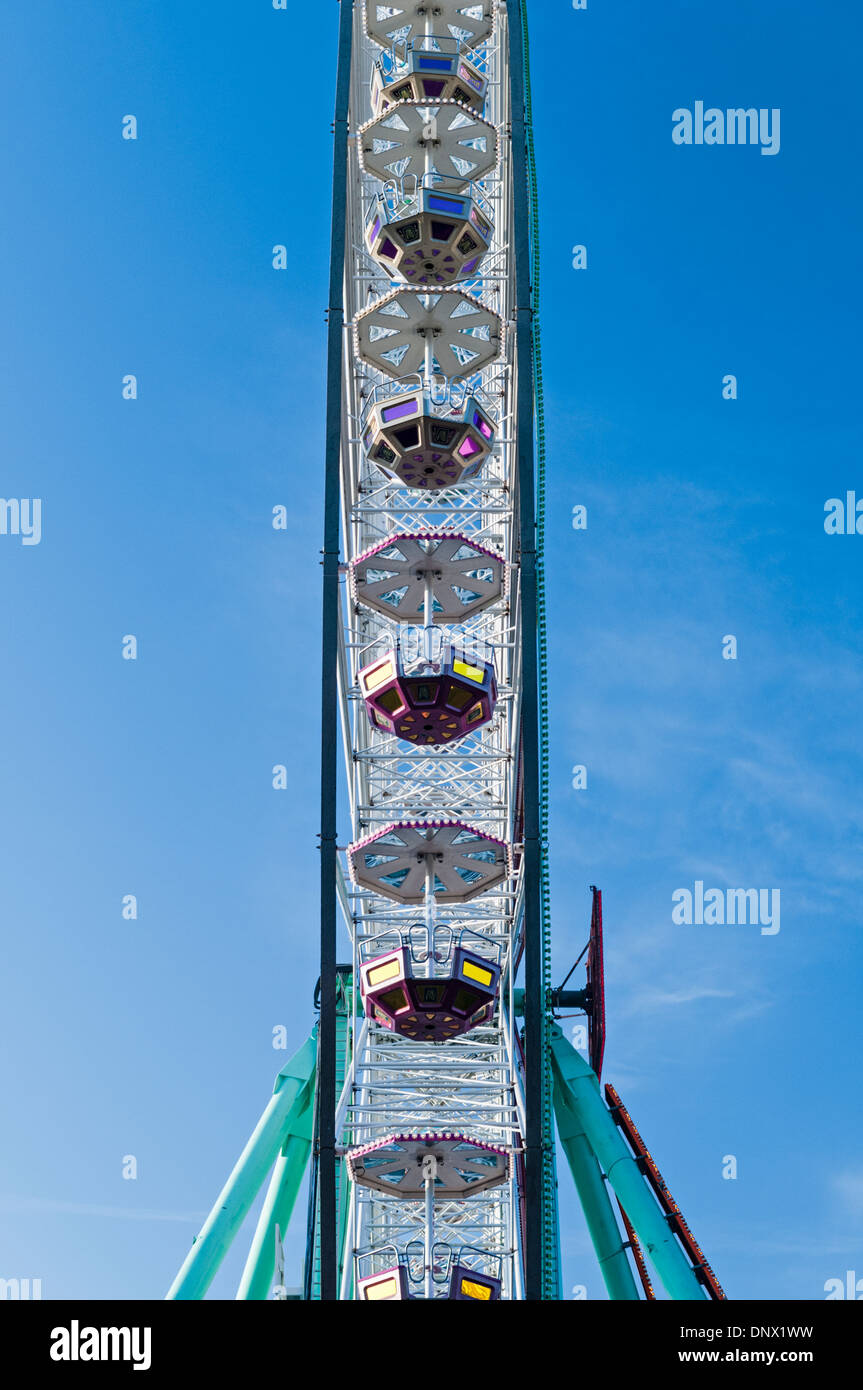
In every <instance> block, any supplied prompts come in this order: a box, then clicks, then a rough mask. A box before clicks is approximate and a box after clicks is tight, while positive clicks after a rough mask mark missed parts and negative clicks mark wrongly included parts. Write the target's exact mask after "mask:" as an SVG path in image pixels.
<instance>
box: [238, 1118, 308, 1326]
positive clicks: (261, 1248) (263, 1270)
mask: <svg viewBox="0 0 863 1390" xmlns="http://www.w3.org/2000/svg"><path fill="white" fill-rule="evenodd" d="M313 1119H314V1111H313V1107H312V1105H311V1104H309V1105H307V1106H306V1108H305V1110H304V1111H303V1113H302V1114H301V1115H300V1116H299V1117H298V1119H297V1120H296V1122H295V1123H294V1124H293V1125H292V1127H291V1133H290V1134H289V1135H288V1137H287V1139H286V1140H285V1143H284V1145H283V1146H282V1152H281V1153H280V1154H279V1157H278V1158H277V1159H276V1166H275V1168H274V1169H273V1175H272V1177H271V1178H270V1186H269V1188H268V1189H267V1196H266V1200H265V1202H264V1205H263V1207H262V1208H261V1214H260V1216H259V1217H258V1224H257V1227H256V1229H255V1236H254V1240H253V1241H252V1246H251V1249H250V1250H249V1258H248V1259H247V1260H246V1267H245V1269H244V1270H243V1277H242V1279H241V1280H240V1287H239V1288H238V1289H237V1298H238V1299H252V1300H254V1299H257V1300H261V1301H262V1300H265V1299H266V1298H267V1295H268V1294H269V1292H270V1285H271V1284H272V1282H273V1272H274V1270H275V1265H276V1227H277V1226H278V1228H279V1232H280V1234H281V1236H282V1237H283V1238H284V1234H285V1231H286V1230H287V1229H288V1223H289V1221H290V1219H291V1213H292V1212H293V1210H294V1204H295V1203H296V1200H297V1195H298V1193H299V1190H300V1188H301V1187H302V1183H303V1178H304V1177H305V1174H306V1168H307V1167H308V1164H309V1157H310V1155H311V1152H312V1124H313Z"/></svg>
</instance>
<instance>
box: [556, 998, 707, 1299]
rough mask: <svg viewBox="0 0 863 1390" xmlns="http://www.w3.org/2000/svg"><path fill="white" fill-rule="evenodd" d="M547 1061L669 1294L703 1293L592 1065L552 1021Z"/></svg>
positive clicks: (688, 1296) (687, 1296)
mask: <svg viewBox="0 0 863 1390" xmlns="http://www.w3.org/2000/svg"><path fill="white" fill-rule="evenodd" d="M550 1036H551V1063H552V1068H553V1071H554V1079H555V1087H556V1089H557V1090H559V1093H560V1096H561V1099H562V1100H565V1105H566V1108H567V1109H568V1110H570V1111H572V1113H573V1115H574V1116H575V1118H576V1120H577V1122H578V1125H579V1126H580V1128H581V1130H582V1132H583V1133H584V1135H585V1136H586V1138H587V1139H588V1141H589V1143H590V1147H591V1148H592V1149H593V1152H594V1153H595V1155H596V1157H597V1159H598V1160H599V1163H600V1165H601V1167H602V1169H603V1171H604V1173H605V1174H606V1176H607V1178H608V1181H609V1182H610V1183H611V1186H612V1187H613V1188H614V1191H615V1192H616V1194H617V1196H618V1198H619V1200H620V1204H621V1206H622V1207H623V1208H624V1210H625V1211H626V1214H627V1216H628V1217H629V1219H630V1221H631V1222H632V1225H633V1226H634V1228H635V1232H636V1234H637V1236H638V1238H639V1240H640V1241H641V1243H642V1245H643V1246H644V1249H645V1252H646V1254H648V1255H649V1256H650V1259H651V1260H652V1261H653V1264H654V1266H655V1268H656V1271H657V1273H658V1275H659V1277H660V1279H661V1280H662V1282H663V1284H664V1285H665V1289H666V1292H667V1293H668V1295H669V1297H670V1298H675V1299H677V1298H679V1299H701V1300H703V1299H704V1296H705V1295H704V1290H703V1289H702V1287H701V1285H700V1284H699V1282H698V1280H697V1279H696V1277H695V1274H694V1272H693V1270H692V1267H691V1266H690V1264H689V1263H688V1261H687V1259H686V1256H685V1255H684V1254H683V1251H682V1250H681V1248H680V1246H679V1244H678V1243H677V1239H676V1237H675V1236H674V1234H673V1232H672V1231H671V1229H670V1228H669V1225H668V1222H667V1221H666V1220H665V1217H664V1215H663V1213H662V1211H661V1209H660V1207H659V1204H658V1203H657V1201H656V1198H655V1196H654V1195H653V1193H652V1192H651V1190H650V1188H649V1187H648V1185H647V1182H646V1181H645V1178H644V1175H643V1174H642V1172H641V1169H640V1168H639V1167H638V1164H637V1163H636V1161H635V1159H634V1158H633V1157H632V1154H631V1153H630V1152H629V1149H628V1148H627V1147H626V1144H625V1143H624V1140H623V1136H622V1135H621V1134H620V1131H619V1130H618V1128H617V1126H616V1124H615V1123H614V1120H613V1119H612V1117H611V1114H610V1112H609V1110H608V1107H607V1106H606V1104H605V1102H604V1100H603V1099H602V1096H601V1095H600V1091H599V1082H598V1081H597V1079H596V1075H595V1073H594V1072H593V1070H592V1069H591V1068H590V1067H589V1066H588V1064H587V1062H585V1060H584V1058H583V1057H581V1056H579V1054H578V1053H577V1052H576V1050H575V1048H574V1047H571V1046H570V1044H569V1043H568V1042H567V1041H566V1039H565V1038H564V1036H563V1033H562V1032H561V1030H560V1028H559V1027H558V1026H557V1024H552V1025H551V1029H550Z"/></svg>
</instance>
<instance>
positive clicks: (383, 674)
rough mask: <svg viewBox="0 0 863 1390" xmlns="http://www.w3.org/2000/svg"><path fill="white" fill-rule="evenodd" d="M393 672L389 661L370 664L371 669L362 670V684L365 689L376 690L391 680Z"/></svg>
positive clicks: (393, 669)
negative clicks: (376, 664) (375, 664)
mask: <svg viewBox="0 0 863 1390" xmlns="http://www.w3.org/2000/svg"><path fill="white" fill-rule="evenodd" d="M395 673H396V670H395V667H394V666H393V663H392V662H391V661H382V662H381V663H380V664H379V665H378V666H372V668H371V670H369V671H364V672H363V685H364V686H365V688H366V690H377V689H378V687H379V686H381V685H385V684H386V682H387V681H390V680H392V678H393V676H394V675H395Z"/></svg>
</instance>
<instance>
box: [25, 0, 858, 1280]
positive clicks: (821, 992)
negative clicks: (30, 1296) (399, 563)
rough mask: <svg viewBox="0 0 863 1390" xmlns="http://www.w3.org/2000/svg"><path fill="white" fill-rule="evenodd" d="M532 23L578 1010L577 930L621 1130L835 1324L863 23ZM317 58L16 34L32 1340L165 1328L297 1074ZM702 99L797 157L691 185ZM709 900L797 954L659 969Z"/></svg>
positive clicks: (85, 33) (847, 969) (199, 33)
mask: <svg viewBox="0 0 863 1390" xmlns="http://www.w3.org/2000/svg"><path fill="white" fill-rule="evenodd" d="M531 17H532V28H531V41H532V57H533V79H534V91H535V106H536V111H535V115H536V123H537V124H536V138H537V150H538V159H539V165H540V176H541V191H542V240H543V247H542V249H543V332H544V355H545V374H546V408H547V414H548V428H549V478H550V483H549V486H550V507H549V537H548V573H549V586H550V598H551V680H552V717H553V727H552V784H553V786H552V789H553V806H552V843H553V897H554V903H555V906H556V910H555V950H556V963H555V973H556V975H557V976H558V977H559V978H562V977H563V975H564V974H565V973H566V971H567V970H568V969H569V966H570V964H571V961H572V959H573V958H574V956H575V955H576V954H577V953H578V951H579V950H580V949H581V945H582V944H583V940H584V938H585V934H586V927H587V921H588V916H589V892H588V888H589V884H590V883H597V884H599V885H600V886H601V887H602V889H603V894H604V906H605V919H606V943H607V946H606V949H607V960H606V969H607V988H608V1034H609V1040H608V1047H607V1052H606V1075H607V1077H608V1079H610V1080H612V1081H613V1082H614V1083H615V1085H617V1087H618V1089H619V1090H620V1092H621V1094H622V1096H623V1099H624V1100H625V1101H626V1103H627V1104H628V1106H629V1108H630V1110H631V1111H632V1114H633V1116H634V1118H635V1120H636V1122H637V1124H638V1125H639V1126H640V1128H641V1130H642V1133H643V1135H644V1137H645V1139H646V1140H647V1142H648V1144H649V1145H650V1146H651V1149H652V1151H653V1153H654V1156H655V1158H656V1159H657V1162H658V1163H659V1166H660V1168H661V1169H662V1171H663V1173H664V1175H665V1177H666V1180H667V1181H668V1183H669V1185H670V1187H671V1189H672V1191H673V1192H674V1194H675V1196H676V1198H677V1200H678V1201H679V1203H680V1205H681V1207H682V1208H683V1211H684V1213H685V1215H686V1216H687V1219H688V1220H689V1223H690V1225H691V1226H692V1228H693V1230H694V1232H695V1234H696V1236H697V1238H698V1239H699V1240H700V1242H701V1244H702V1245H703V1247H704V1249H705V1252H706V1254H707V1256H708V1258H709V1259H710V1260H711V1262H712V1264H713V1266H714V1268H715V1270H716V1272H717V1274H718V1275H719V1278H720V1279H721V1280H722V1282H723V1284H724V1285H725V1287H726V1290H727V1292H728V1293H729V1295H730V1296H731V1297H735V1296H736V1297H746V1296H749V1297H754V1298H774V1297H777V1298H787V1299H797V1298H808V1297H814V1298H818V1297H823V1286H824V1283H825V1281H826V1280H827V1279H829V1278H833V1277H840V1278H844V1275H845V1272H846V1270H849V1269H853V1270H856V1271H859V1275H860V1276H863V1156H861V1123H860V1117H859V1107H858V1106H857V1105H856V1102H855V1096H856V1092H857V1080H856V1070H857V1058H858V1054H859V1046H860V1028H859V1021H858V1020H859V1002H858V987H857V981H858V980H859V977H860V972H861V957H863V945H861V933H860V926H859V912H858V908H857V899H858V898H859V873H860V871H859V865H860V861H861V856H860V847H861V820H863V812H861V806H860V799H859V786H860V774H861V738H860V709H861V687H863V667H861V637H860V627H859V611H860V593H861V585H860V569H861V563H863V539H861V538H860V537H853V538H852V537H828V536H826V535H825V533H824V529H823V515H824V512H823V508H824V503H825V501H826V500H827V499H828V498H829V497H834V496H842V495H843V494H844V493H845V491H846V490H847V489H854V488H855V487H856V488H857V490H858V491H859V493H860V494H861V495H863V475H861V472H860V466H859V457H860V454H859V438H858V432H859V426H858V424H857V419H856V416H855V413H854V411H853V402H854V400H855V388H857V385H858V379H859V371H860V359H859V349H858V342H857V336H856V333H855V331H854V330H855V326H856V325H855V319H856V317H857V315H858V314H859V305H858V304H856V303H855V297H854V291H853V287H854V285H855V281H856V269H857V235H856V232H857V225H858V223H859V195H858V193H857V190H856V187H855V171H856V166H855V161H854V148H853V131H854V130H855V128H856V127H855V121H856V113H855V112H854V110H852V100H853V93H854V91H855V85H856V70H855V65H854V58H853V56H852V55H853V53H854V50H855V43H854V39H855V38H858V39H859V20H858V18H857V17H856V15H854V14H853V13H852V12H851V10H850V7H847V6H842V5H839V4H836V3H826V4H822V5H820V6H819V7H818V8H817V9H813V7H812V6H811V5H809V4H803V3H789V0H785V3H782V4H779V3H768V0H758V3H757V4H752V3H744V0H733V2H732V3H728V4H726V5H724V6H722V7H718V6H716V7H709V6H693V5H691V4H686V3H682V2H680V0H665V3H663V4H662V5H659V4H655V5H650V6H645V5H643V4H640V3H635V0H619V3H610V0H606V3H600V0H589V8H588V10H587V11H586V12H574V11H572V10H571V9H570V8H569V6H568V5H565V4H563V3H561V4H559V5H554V6H552V5H550V4H543V5H539V4H537V3H536V0H534V3H533V5H532V7H531ZM336 19H337V7H336V6H335V5H328V6H323V5H322V6H316V7H314V8H313V9H312V7H299V6H297V7H296V13H295V14H294V13H280V12H275V11H273V10H272V8H271V6H270V4H269V3H265V0H255V2H254V3H248V2H247V3H244V4H240V3H239V2H237V3H227V0H225V2H224V3H212V4H208V5H206V6H203V7H202V6H200V5H191V4H189V3H180V4H177V5H170V6H169V5H168V4H166V3H165V0H153V3H134V4H130V5H126V6H123V7H122V9H117V8H116V7H112V6H108V5H106V4H94V3H87V0H81V2H80V3H78V4H76V5H75V6H74V7H71V6H66V5H63V4H60V3H57V0H54V3H49V4H47V5H42V6H29V5H24V4H18V5H16V6H14V7H13V10H12V11H11V12H10V13H9V14H7V15H6V17H5V25H4V28H5V30H6V34H5V42H4V45H3V55H2V58H0V62H2V64H3V69H4V71H3V74H2V90H3V92H4V101H5V105H6V117H7V124H9V125H10V127H11V128H12V129H13V130H14V136H15V138H14V139H13V140H11V141H6V142H4V145H5V150H4V153H3V155H2V161H3V182H4V187H5V188H6V190H7V194H8V197H7V214H6V217H5V219H4V223H3V230H2V237H3V243H4V246H3V251H4V263H5V265H6V272H7V273H6V294H5V301H6V303H5V314H4V329H3V334H2V344H3V368H2V372H0V392H2V414H3V421H4V446H5V447H4V450H3V465H4V466H3V480H2V481H3V486H2V489H0V491H2V493H3V495H4V496H6V497H16V496H17V497H41V498H42V499H43V536H42V541H41V544H40V545H38V546H30V547H26V546H22V545H20V544H19V541H18V539H17V538H15V537H11V536H2V537H0V583H2V594H3V603H2V605H0V633H2V642H3V648H2V650H3V655H4V672H5V679H4V680H3V682H2V694H0V701H2V704H0V708H2V718H3V729H4V737H3V741H2V761H0V766H2V786H3V795H2V801H0V814H2V835H0V872H2V883H3V890H4V891H3V897H2V904H3V907H2V931H3V942H4V967H5V968H4V971H3V974H2V977H0V978H2V985H0V989H2V995H0V1001H2V1012H3V1019H4V1030H5V1044H6V1045H5V1046H4V1048H3V1049H2V1052H0V1094H2V1096H3V1121H4V1132H5V1133H6V1134H7V1136H10V1138H8V1139H7V1143H6V1144H5V1145H4V1148H3V1155H2V1158H0V1229H2V1232H3V1240H2V1248H3V1256H2V1262H3V1266H4V1267H3V1268H2V1269H0V1275H2V1276H3V1277H7V1278H8V1277H19V1278H20V1277H31V1278H41V1279H42V1281H43V1291H44V1296H45V1297H48V1298H54V1297H83V1298H105V1297H129V1298H150V1297H158V1296H161V1295H162V1293H163V1292H164V1290H165V1289H166V1288H167V1286H168V1284H169V1283H170V1281H171V1279H172V1277H173V1275H174V1273H175V1272H176V1269H177V1268H178V1266H179V1264H180V1263H181V1261H182V1259H183V1257H184V1255H185V1252H186V1250H187V1248H188V1246H189V1244H190V1242H191V1239H192V1237H193V1236H194V1234H195V1232H196V1229H197V1227H198V1225H199V1224H200V1220H201V1219H202V1217H203V1215H204V1214H205V1213H206V1211H207V1210H208V1208H209V1206H210V1204H211V1202H212V1201H213V1200H214V1198H215V1196H216V1194H217V1192H218V1190H219V1187H220V1185H221V1183H222V1181H223V1180H224V1178H225V1176H226V1175H227V1173H228V1171H229V1170H230V1168H231V1166H232V1164H233V1162H234V1159H235V1158H236V1156H237V1154H238V1152H239V1150H240V1148H241V1147H242V1144H243V1142H244V1140H245V1138H246V1136H247V1134H248V1133H249V1132H250V1130H251V1128H252V1126H253V1124H254V1122H255V1120H256V1118H257V1115H258V1114H259V1112H260V1110H261V1109H262V1108H263V1105H264V1104H265V1103H266V1100H267V1097H268V1095H269V1093H270V1089H271V1086H272V1081H273V1077H274V1075H275V1073H276V1071H277V1070H278V1067H279V1066H280V1065H281V1063H282V1061H283V1060H284V1057H283V1054H279V1053H276V1052H274V1051H273V1049H272V1046H271V1036H272V1029H273V1027H274V1026H275V1025H277V1024H285V1025H286V1026H287V1028H288V1033H289V1036H290V1038H291V1040H292V1045H296V1046H299V1045H300V1043H301V1042H302V1041H303V1039H304V1038H305V1036H306V1034H307V1032H308V1030H309V1028H310V1026H311V1023H312V1018H313V1015H312V1008H311V1000H312V989H313V986H314V981H315V978H316V975H317V968H316V967H317V961H316V954H317V951H316V936H317V920H316V913H317V882H316V880H317V872H318V862H317V851H316V848H315V846H316V824H317V817H318V812H317V754H316V739H317V728H316V721H317V710H316V704H317V685H318V622H319V600H318V590H319V574H320V571H319V563H318V562H319V554H318V550H319V546H320V539H319V537H320V534H321V512H322V492H321V479H322V460H323V434H322V425H323V364H324V345H325V344H324V333H325V325H324V308H325V304H326V287H327V264H326V256H327V240H328V230H329V182H330V171H329V161H330V150H331V137H330V124H331V118H332V98H333V82H334V58H335V23H336ZM700 99H701V100H704V101H705V103H706V104H707V105H715V106H718V107H722V108H725V107H728V106H734V107H736V106H756V107H762V106H764V107H770V108H773V107H779V108H780V109H781V112H782V124H781V131H782V144H781V150H780V153H779V154H778V155H777V156H775V157H772V158H766V157H763V156H761V155H760V154H759V151H758V150H757V149H754V148H735V147H728V146H725V147H710V148H708V147H701V148H694V147H693V148H687V147H679V146H676V145H674V144H673V143H672V141H671V138H670V136H671V113H672V111H673V110H674V109H675V108H677V107H682V106H689V107H692V106H693V104H694V102H695V101H696V100H700ZM127 113H134V114H135V115H136V116H137V118H138V122H139V139H138V140H137V141H136V142H130V141H124V140H122V139H121V138H120V130H121V119H122V117H123V116H124V115H125V114H127ZM278 242H281V243H285V244H286V245H287V246H288V249H289V256H290V258H291V263H292V265H293V266H294V267H295V269H293V270H291V271H288V272H285V273H277V272H275V271H274V270H273V269H272V267H271V248H272V246H273V245H274V244H275V243H278ZM580 243H583V244H585V245H586V246H587V248H588V268H587V270H585V271H574V270H573V269H572V267H571V259H572V251H571V248H572V247H573V245H575V244H580ZM855 311H856V312H855ZM129 372H133V373H135V374H136V375H137V377H138V381H139V399H138V400H137V401H135V402H126V401H123V400H122V399H121V379H122V377H123V376H124V375H125V374H126V373H129ZM727 373H733V374H735V375H736V376H737V377H738V381H739V398H738V399H737V400H736V401H724V400H723V399H722V395H721V384H722V378H723V376H724V375H726V374H727ZM279 503H285V504H287V505H288V506H289V509H290V522H289V528H288V530H287V531H286V532H278V533H277V532H274V531H273V530H272V528H271V526H270V516H271V511H272V508H273V506H275V505H277V504H279ZM576 504H584V505H586V506H587V508H588V529H587V530H586V531H585V532H574V531H573V530H572V527H571V525H570V520H569V518H570V515H571V511H572V507H573V506H575V505H576ZM128 633H133V634H135V635H136V636H137V637H138V641H139V659H138V660H137V662H127V661H123V660H122V658H121V642H122V639H123V637H124V635H126V634H128ZM728 633H733V634H735V635H736V636H737V638H738V642H739V656H738V660H737V661H736V662H727V661H723V660H722V657H721V643H722V638H723V636H724V635H725V634H728ZM282 762H284V763H290V764H291V770H292V787H291V792H290V793H278V792H275V791H274V790H273V789H272V786H271V768H272V767H273V765H274V764H276V763H282ZM577 763H578V764H581V763H583V764H585V765H586V766H587V768H588V788H587V790H586V791H582V792H575V791H573V790H572V788H571V785H570V783H571V768H572V766H573V765H574V764H577ZM697 879H701V880H703V881H704V882H705V884H706V885H708V886H716V887H720V888H723V889H724V888H727V887H765V888H779V889H780V890H781V895H782V897H781V901H782V919H781V921H782V925H781V930H780V932H779V933H778V934H777V935H775V936H763V935H761V934H760V933H759V931H758V928H757V927H750V926H744V927H704V926H700V927H699V926H691V927H686V926H675V925H674V924H673V923H672V921H671V895H672V893H673V892H674V891H675V889H677V888H681V887H690V888H691V887H692V885H693V883H694V882H695V880H697ZM127 893H134V894H136V895H137V896H138V898H139V902H140V916H139V919H138V921H137V922H126V921H124V920H123V919H122V916H121V899H122V897H123V895H124V894H127ZM126 1154H134V1155H135V1156H136V1157H137V1159H138V1165H139V1167H138V1173H139V1176H138V1178H137V1180H136V1181H135V1182H128V1181H124V1180H123V1178H122V1161H123V1156H124V1155H126ZM727 1154H733V1155H735V1156H736V1158H737V1160H738V1178H737V1179H736V1180H735V1181H724V1180H723V1178H722V1162H723V1158H724V1156H725V1155H727ZM561 1199H562V1227H563V1232H562V1242H563V1249H564V1259H565V1268H564V1285H565V1289H567V1290H569V1289H571V1288H572V1286H573V1285H575V1284H577V1283H580V1284H586V1285H587V1288H588V1294H589V1296H590V1297H591V1298H602V1297H603V1296H604V1294H603V1290H602V1287H601V1281H600V1278H599V1275H598V1272H597V1269H596V1265H595V1262H594V1260H593V1258H592V1255H591V1253H590V1248H589V1242H588V1239H587V1235H586V1232H585V1229H584V1225H583V1221H582V1219H581V1217H580V1214H579V1212H578V1209H577V1205H576V1203H575V1201H574V1198H573V1196H572V1192H571V1186H570V1183H569V1179H568V1176H567V1174H566V1173H565V1171H562V1172H561ZM299 1225H301V1222H300V1223H299ZM299 1225H298V1228H297V1232H296V1234H295V1238H292V1241H291V1243H290V1246H289V1262H288V1270H287V1277H288V1281H289V1282H298V1281H299V1266H300V1258H301V1250H302V1232H301V1231H300V1230H299ZM292 1261H293V1268H291V1262H292ZM241 1263H242V1255H241V1252H238V1253H237V1256H236V1257H235V1258H234V1257H232V1259H231V1260H230V1261H229V1262H228V1264H227V1265H226V1267H225V1269H224V1271H223V1273H222V1275H220V1277H219V1280H218V1282H217V1284H216V1285H214V1293H215V1294H217V1295H218V1296H221V1297H231V1296H232V1294H233V1291H234V1289H235V1288H236V1283H237V1279H238V1277H239V1270H240V1267H241Z"/></svg>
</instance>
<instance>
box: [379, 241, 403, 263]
mask: <svg viewBox="0 0 863 1390" xmlns="http://www.w3.org/2000/svg"><path fill="white" fill-rule="evenodd" d="M378 255H380V256H388V257H389V258H390V260H393V259H394V258H395V257H396V256H397V255H398V248H397V247H395V246H393V244H392V242H391V241H390V239H389V237H384V239H383V241H382V242H381V244H380V246H379V247H378Z"/></svg>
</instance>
